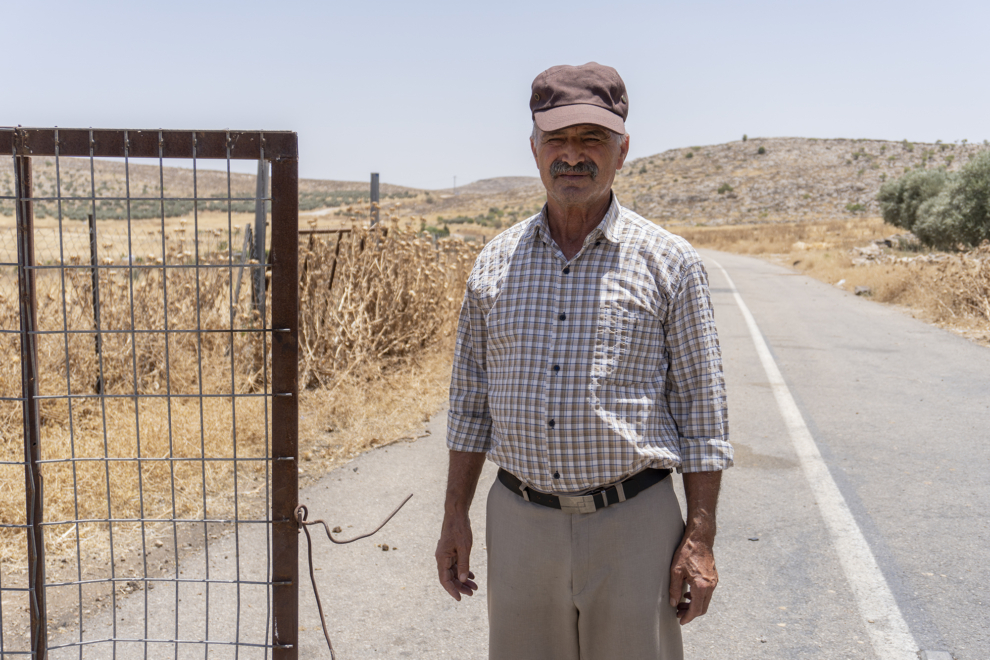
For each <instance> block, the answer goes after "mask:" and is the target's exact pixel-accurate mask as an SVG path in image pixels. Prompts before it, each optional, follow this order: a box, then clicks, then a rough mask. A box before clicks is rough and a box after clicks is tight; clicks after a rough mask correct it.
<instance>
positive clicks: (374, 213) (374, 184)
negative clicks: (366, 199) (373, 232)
mask: <svg viewBox="0 0 990 660" xmlns="http://www.w3.org/2000/svg"><path fill="white" fill-rule="evenodd" d="M378 210H379V209H378V172H372V173H371V226H372V227H374V226H375V225H377V224H378V220H379V219H380V216H379V214H378Z"/></svg>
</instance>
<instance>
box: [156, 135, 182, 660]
mask: <svg viewBox="0 0 990 660" xmlns="http://www.w3.org/2000/svg"><path fill="white" fill-rule="evenodd" d="M164 145H165V140H164V137H163V135H162V132H161V131H158V194H159V196H160V199H161V211H162V229H161V234H162V264H165V261H166V259H167V258H168V251H167V250H166V247H165V157H164ZM162 306H163V309H164V325H165V393H166V394H167V395H169V397H168V398H167V399H166V401H167V404H166V407H167V410H168V455H169V457H174V456H175V447H174V444H173V433H172V398H171V394H172V361H171V359H170V358H169V348H168V345H169V342H168V272H167V271H165V270H163V271H162ZM169 486H170V488H171V491H172V552H173V555H174V558H175V607H174V611H175V629H174V630H175V632H174V633H173V635H174V636H175V637H176V638H178V636H179V575H180V574H181V572H180V570H179V529H178V523H177V522H176V521H175V519H176V518H177V517H178V511H177V509H176V506H175V463H174V462H172V461H169ZM178 658H179V644H178V642H176V644H175V660H178Z"/></svg>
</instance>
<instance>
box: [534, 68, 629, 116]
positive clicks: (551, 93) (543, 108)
mask: <svg viewBox="0 0 990 660" xmlns="http://www.w3.org/2000/svg"><path fill="white" fill-rule="evenodd" d="M529 109H530V110H532V111H533V121H535V122H536V125H537V126H539V127H540V130H541V131H556V130H560V129H561V128H566V127H568V126H574V125H575V124H597V125H598V126H604V127H605V128H607V129H609V130H610V131H613V132H615V133H625V132H626V125H625V119H626V117H627V116H628V115H629V99H628V98H627V97H626V84H625V83H624V82H622V78H620V77H619V72H618V71H616V70H615V69H613V68H612V67H610V66H603V65H601V64H598V63H597V62H588V63H587V64H584V65H582V66H569V65H566V64H565V65H562V66H555V67H552V68H549V69H547V70H546V71H544V72H543V73H541V74H540V75H538V76H536V80H534V81H533V95H532V96H530V97H529Z"/></svg>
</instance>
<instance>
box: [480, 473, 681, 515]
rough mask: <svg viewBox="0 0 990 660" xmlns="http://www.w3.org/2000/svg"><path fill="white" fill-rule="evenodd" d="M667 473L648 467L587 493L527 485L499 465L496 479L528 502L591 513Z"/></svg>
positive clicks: (637, 490)
mask: <svg viewBox="0 0 990 660" xmlns="http://www.w3.org/2000/svg"><path fill="white" fill-rule="evenodd" d="M669 474H670V470H657V469H655V468H647V469H645V470H642V471H640V472H637V473H636V474H634V475H633V476H631V477H629V478H628V479H626V480H625V481H620V482H619V483H617V484H613V485H611V486H609V487H607V488H603V489H601V490H599V491H598V492H595V493H589V494H587V495H560V496H558V495H549V494H547V493H541V492H540V491H538V490H533V489H532V488H529V487H527V486H526V485H525V484H524V483H523V482H522V481H520V480H519V479H518V478H517V477H516V476H515V475H514V474H512V473H511V472H506V471H505V470H502V469H499V471H498V480H499V481H501V482H502V484H503V485H504V486H505V487H506V488H508V489H509V490H511V491H512V492H513V493H515V494H516V495H518V496H519V497H521V498H523V499H524V500H526V501H527V502H533V503H534V504H541V505H543V506H546V507H550V508H551V509H560V510H561V511H563V512H565V513H594V512H595V511H597V510H598V509H604V508H605V507H607V506H609V505H610V504H618V503H619V502H625V501H626V500H631V499H632V498H634V497H636V496H637V495H639V494H640V493H642V492H643V491H644V490H646V489H647V488H649V487H650V486H652V485H654V484H657V483H660V482H661V481H663V480H664V479H666V478H667V476H668V475H669Z"/></svg>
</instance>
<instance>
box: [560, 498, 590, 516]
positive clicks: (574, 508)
mask: <svg viewBox="0 0 990 660" xmlns="http://www.w3.org/2000/svg"><path fill="white" fill-rule="evenodd" d="M557 499H558V500H560V510H561V511H563V512H564V513H594V512H595V511H597V510H598V509H597V508H596V507H595V498H594V496H593V495H578V496H577V497H568V496H567V495H560V496H558V497H557Z"/></svg>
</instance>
